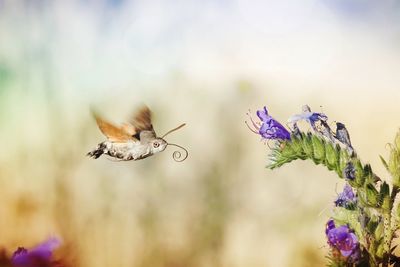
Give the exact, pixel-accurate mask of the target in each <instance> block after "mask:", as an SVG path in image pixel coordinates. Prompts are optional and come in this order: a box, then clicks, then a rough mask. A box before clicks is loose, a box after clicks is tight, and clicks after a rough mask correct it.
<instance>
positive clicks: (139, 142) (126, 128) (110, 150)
mask: <svg viewBox="0 0 400 267" xmlns="http://www.w3.org/2000/svg"><path fill="white" fill-rule="evenodd" d="M93 115H94V118H95V119H96V123H97V126H98V127H99V129H100V131H101V132H102V133H103V134H104V135H105V136H106V137H107V140H106V141H103V142H101V143H99V144H98V145H97V147H96V149H94V150H92V151H90V152H89V153H87V156H89V157H92V158H94V159H97V158H99V157H100V156H101V155H103V154H104V155H108V156H110V157H113V158H116V159H117V161H129V160H141V159H144V158H147V157H150V156H152V155H154V154H157V153H160V152H162V151H164V150H165V149H166V148H167V146H169V145H170V146H176V147H179V148H180V149H182V150H183V151H184V153H185V154H184V155H182V153H181V152H180V151H174V152H173V154H172V157H173V159H174V160H175V161H178V162H181V161H184V160H185V159H186V158H187V157H188V154H189V153H188V151H187V150H186V149H185V148H183V147H181V146H179V145H177V144H172V143H168V142H167V141H166V140H165V139H164V137H165V136H167V135H168V134H170V133H172V132H174V131H176V130H178V129H180V128H182V127H183V126H185V125H186V124H185V123H183V124H181V125H179V126H178V127H176V128H174V129H172V130H170V131H168V132H167V133H166V134H164V135H163V136H161V137H158V136H157V134H156V132H155V131H154V128H153V124H152V121H151V117H152V114H151V111H150V109H149V108H148V107H147V106H142V107H141V108H140V109H139V110H138V111H137V112H136V114H135V115H134V116H133V118H132V119H131V120H130V122H129V123H124V124H122V126H116V125H114V124H112V123H110V122H108V121H106V120H104V119H103V118H101V117H100V116H99V115H98V114H97V113H95V112H93ZM182 156H183V157H182Z"/></svg>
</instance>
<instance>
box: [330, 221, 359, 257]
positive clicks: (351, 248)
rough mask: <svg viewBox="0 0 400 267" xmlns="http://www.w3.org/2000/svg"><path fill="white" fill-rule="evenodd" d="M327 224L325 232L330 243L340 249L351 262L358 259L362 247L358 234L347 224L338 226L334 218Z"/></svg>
mask: <svg viewBox="0 0 400 267" xmlns="http://www.w3.org/2000/svg"><path fill="white" fill-rule="evenodd" d="M326 225H327V226H326V230H325V233H326V236H327V238H328V244H329V245H330V246H331V247H332V248H334V249H337V250H339V251H340V254H341V255H342V256H343V257H345V258H348V260H351V262H355V261H357V260H358V256H357V255H359V249H360V245H359V242H358V239H357V236H356V235H355V234H354V233H353V232H351V230H350V228H349V227H348V226H347V225H342V226H339V227H336V226H335V223H334V222H333V220H329V221H328V223H327V224H326Z"/></svg>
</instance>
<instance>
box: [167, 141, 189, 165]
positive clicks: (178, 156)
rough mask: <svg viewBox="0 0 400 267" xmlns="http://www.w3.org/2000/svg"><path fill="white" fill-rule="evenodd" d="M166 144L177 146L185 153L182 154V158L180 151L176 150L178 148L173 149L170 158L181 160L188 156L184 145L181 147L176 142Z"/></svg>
mask: <svg viewBox="0 0 400 267" xmlns="http://www.w3.org/2000/svg"><path fill="white" fill-rule="evenodd" d="M167 145H169V146H176V147H179V148H180V149H182V150H183V151H185V155H184V156H183V158H182V153H181V152H180V151H178V150H176V151H174V153H172V158H173V159H174V160H175V161H177V162H182V161H184V160H185V159H186V158H187V157H188V156H189V152H188V151H187V149H186V148H184V147H182V146H180V145H177V144H172V143H167Z"/></svg>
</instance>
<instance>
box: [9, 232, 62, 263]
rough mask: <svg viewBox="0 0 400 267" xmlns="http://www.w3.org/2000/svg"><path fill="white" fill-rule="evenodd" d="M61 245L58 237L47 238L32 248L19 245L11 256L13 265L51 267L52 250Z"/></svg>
mask: <svg viewBox="0 0 400 267" xmlns="http://www.w3.org/2000/svg"><path fill="white" fill-rule="evenodd" d="M60 245H61V241H60V240H59V239H58V238H54V237H53V238H49V239H48V240H46V241H45V242H43V243H41V244H39V245H38V246H36V247H34V248H32V249H29V250H28V249H25V248H23V247H19V248H18V249H17V250H16V251H15V252H14V254H13V256H12V258H11V262H12V265H13V266H15V267H51V266H54V265H53V261H52V259H51V258H52V255H53V251H54V250H55V249H56V248H58V247H59V246H60Z"/></svg>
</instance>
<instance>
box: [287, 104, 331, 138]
mask: <svg viewBox="0 0 400 267" xmlns="http://www.w3.org/2000/svg"><path fill="white" fill-rule="evenodd" d="M301 120H305V121H306V122H308V123H309V124H310V125H311V127H312V128H313V130H314V131H315V132H319V130H318V128H317V126H316V123H317V122H318V121H320V122H326V121H327V120H328V117H327V116H326V115H325V114H324V113H318V112H312V111H311V109H310V107H309V106H307V105H304V106H303V113H301V114H296V115H293V116H292V117H290V118H289V120H288V123H292V124H294V123H297V122H298V121H301Z"/></svg>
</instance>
